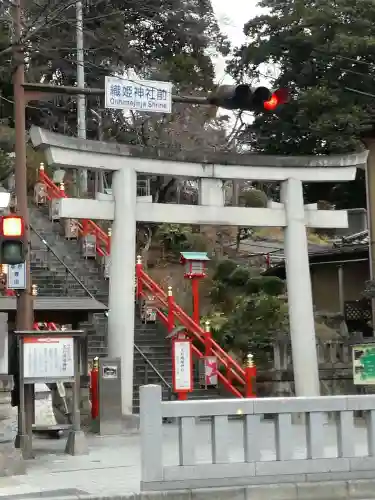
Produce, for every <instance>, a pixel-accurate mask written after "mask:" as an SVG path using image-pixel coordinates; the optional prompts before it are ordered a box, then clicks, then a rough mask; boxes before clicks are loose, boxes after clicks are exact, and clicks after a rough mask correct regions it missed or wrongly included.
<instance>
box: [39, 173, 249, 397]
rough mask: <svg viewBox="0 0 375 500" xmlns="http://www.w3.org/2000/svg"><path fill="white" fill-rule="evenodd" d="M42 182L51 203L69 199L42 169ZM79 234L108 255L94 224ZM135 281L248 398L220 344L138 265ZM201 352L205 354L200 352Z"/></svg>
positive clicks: (242, 378) (245, 381)
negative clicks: (91, 238)
mask: <svg viewBox="0 0 375 500" xmlns="http://www.w3.org/2000/svg"><path fill="white" fill-rule="evenodd" d="M39 181H40V182H42V183H43V184H44V186H45V187H46V194H47V198H48V199H49V200H52V199H54V198H66V196H67V195H66V193H65V190H64V188H63V185H62V187H61V188H60V189H59V188H58V187H57V186H56V184H55V183H54V182H53V181H52V180H51V179H50V178H49V177H48V176H47V174H46V173H45V172H44V167H42V166H41V168H40V170H39ZM79 230H80V233H81V234H83V235H85V234H87V233H88V232H90V231H91V232H93V233H94V234H95V235H96V237H97V249H96V250H97V253H98V254H99V255H109V249H110V237H109V235H107V234H106V233H105V232H104V231H103V230H102V229H101V228H100V227H99V226H98V225H97V224H95V223H94V222H93V221H91V220H84V221H82V224H81V223H79ZM98 241H99V242H102V243H104V249H103V248H101V247H100V246H98ZM136 278H137V297H138V298H141V297H143V298H145V297H147V292H151V294H152V295H153V296H154V299H155V300H156V301H157V302H158V303H159V305H160V307H158V308H157V309H156V313H157V315H158V317H159V318H160V319H161V320H162V322H163V323H164V324H165V325H166V326H167V328H168V329H169V330H171V329H173V328H174V327H175V326H176V324H178V325H182V326H184V327H185V328H186V331H187V333H188V334H189V335H190V337H191V339H192V340H193V341H196V342H197V343H198V345H199V347H198V346H197V345H196V344H193V353H194V355H195V356H196V357H198V358H202V357H203V356H204V355H209V354H212V355H213V356H216V358H217V360H218V363H219V365H220V366H221V367H224V368H225V373H222V372H221V371H220V370H218V374H217V375H218V379H219V381H220V382H221V383H222V384H223V385H224V387H225V388H226V389H227V390H228V391H230V392H231V393H232V394H234V395H235V396H236V397H239V398H243V397H248V395H249V393H250V390H249V387H248V385H249V377H248V376H247V373H246V371H245V370H244V369H243V368H242V367H241V366H240V365H239V364H238V363H237V362H236V361H235V360H234V359H233V358H232V357H231V356H230V355H229V354H228V353H227V352H225V351H224V349H222V348H221V347H220V346H219V344H218V343H217V342H215V341H214V340H213V339H212V338H211V337H209V338H208V336H207V332H205V331H204V330H203V329H202V328H201V327H200V325H198V324H197V323H196V322H195V321H194V320H193V319H192V318H190V316H189V315H188V314H186V313H185V311H184V310H183V309H182V308H181V307H180V306H178V305H177V304H176V303H175V302H174V300H172V301H171V300H169V297H168V295H167V294H166V293H165V292H164V291H163V290H162V289H161V288H160V287H159V285H157V284H156V283H155V282H154V281H153V280H152V279H151V277H150V276H148V275H147V274H146V273H145V272H144V270H143V269H142V264H137V265H136ZM165 312H167V314H165ZM202 347H203V349H202ZM202 350H203V352H204V354H203V353H202V352H201V351H202ZM234 382H236V386H237V387H236V386H235V385H233V383H234Z"/></svg>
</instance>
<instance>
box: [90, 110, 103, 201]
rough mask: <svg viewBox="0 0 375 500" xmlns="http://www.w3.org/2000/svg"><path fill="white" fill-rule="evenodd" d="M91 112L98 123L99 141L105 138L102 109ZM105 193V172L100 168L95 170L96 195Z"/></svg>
mask: <svg viewBox="0 0 375 500" xmlns="http://www.w3.org/2000/svg"><path fill="white" fill-rule="evenodd" d="M90 111H91V113H92V114H93V115H94V116H95V118H96V121H97V124H98V141H103V140H104V134H103V115H102V111H101V110H99V111H95V110H94V109H90ZM98 192H99V193H104V173H103V172H102V171H101V170H99V171H96V172H95V196H96V193H98Z"/></svg>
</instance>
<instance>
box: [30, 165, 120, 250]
mask: <svg viewBox="0 0 375 500" xmlns="http://www.w3.org/2000/svg"><path fill="white" fill-rule="evenodd" d="M39 182H41V183H42V184H44V187H45V190H46V194H47V198H48V200H52V199H58V198H67V195H66V193H65V188H64V184H60V186H57V185H56V184H55V183H54V182H53V181H52V180H51V179H50V178H49V177H48V175H47V174H46V173H45V171H44V166H43V164H41V166H40V168H39ZM78 230H79V233H80V235H82V236H86V235H87V234H94V235H95V236H96V253H97V254H98V255H100V256H104V255H109V252H110V245H111V237H110V236H109V235H108V234H107V233H106V232H105V231H103V229H102V228H101V227H99V226H98V225H97V224H95V222H93V221H91V220H83V221H82V223H79V224H78Z"/></svg>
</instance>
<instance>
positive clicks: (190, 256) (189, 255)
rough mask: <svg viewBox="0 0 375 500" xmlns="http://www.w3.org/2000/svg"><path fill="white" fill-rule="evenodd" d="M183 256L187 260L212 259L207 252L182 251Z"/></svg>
mask: <svg viewBox="0 0 375 500" xmlns="http://www.w3.org/2000/svg"><path fill="white" fill-rule="evenodd" d="M181 256H182V258H183V259H185V260H210V259H209V257H208V256H207V252H181Z"/></svg>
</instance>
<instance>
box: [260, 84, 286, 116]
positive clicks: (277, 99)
mask: <svg viewBox="0 0 375 500" xmlns="http://www.w3.org/2000/svg"><path fill="white" fill-rule="evenodd" d="M288 100H289V91H288V89H278V90H275V92H274V93H273V94H272V95H271V98H270V99H269V100H268V101H264V103H263V107H264V109H265V110H266V111H275V109H276V108H277V106H279V105H280V104H285V103H286V102H288Z"/></svg>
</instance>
